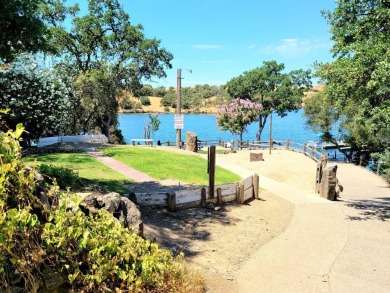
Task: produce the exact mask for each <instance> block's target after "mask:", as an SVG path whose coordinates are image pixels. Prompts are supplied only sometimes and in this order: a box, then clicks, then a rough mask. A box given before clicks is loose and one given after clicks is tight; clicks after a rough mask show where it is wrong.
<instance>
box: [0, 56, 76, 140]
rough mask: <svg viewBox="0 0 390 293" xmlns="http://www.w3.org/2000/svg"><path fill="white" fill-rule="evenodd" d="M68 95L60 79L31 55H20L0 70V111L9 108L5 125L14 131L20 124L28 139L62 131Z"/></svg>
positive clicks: (70, 93) (70, 94)
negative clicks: (20, 123) (21, 123)
mask: <svg viewBox="0 0 390 293" xmlns="http://www.w3.org/2000/svg"><path fill="white" fill-rule="evenodd" d="M72 95H73V94H72V92H71V91H70V90H69V88H68V87H67V84H66V83H65V82H64V81H63V80H62V78H61V77H59V76H58V75H57V74H56V73H55V72H53V71H52V70H50V69H47V68H44V67H42V66H39V65H38V61H36V60H35V59H34V58H33V57H31V56H28V55H22V56H20V58H19V59H17V60H16V61H15V62H13V63H12V64H11V65H10V66H9V67H8V68H5V69H2V70H0V108H9V109H10V111H9V113H8V114H7V115H4V117H3V120H4V121H5V125H6V126H7V127H8V128H10V129H15V127H16V125H17V124H18V123H19V121H23V123H24V126H25V128H26V131H27V132H26V133H25V134H24V137H27V138H29V139H34V140H35V139H38V138H39V137H40V136H49V135H58V134H59V133H60V132H61V131H63V129H64V125H65V124H66V123H67V122H66V118H67V114H68V113H69V108H70V99H71V97H72ZM3 130H4V128H3Z"/></svg>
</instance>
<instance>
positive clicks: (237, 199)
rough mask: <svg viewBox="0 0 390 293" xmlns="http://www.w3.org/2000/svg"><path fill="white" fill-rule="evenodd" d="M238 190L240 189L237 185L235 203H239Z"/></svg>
mask: <svg viewBox="0 0 390 293" xmlns="http://www.w3.org/2000/svg"><path fill="white" fill-rule="evenodd" d="M240 190H241V188H240V185H237V187H236V202H237V203H240Z"/></svg>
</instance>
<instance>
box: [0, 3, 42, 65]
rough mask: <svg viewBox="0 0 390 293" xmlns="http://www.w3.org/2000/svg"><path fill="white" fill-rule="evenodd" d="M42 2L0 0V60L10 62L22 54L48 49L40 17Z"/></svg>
mask: <svg viewBox="0 0 390 293" xmlns="http://www.w3.org/2000/svg"><path fill="white" fill-rule="evenodd" d="M42 2H43V1H42V0H0V7H1V9H0V60H1V59H3V60H4V61H5V62H6V63H9V62H12V61H13V60H14V59H15V58H16V57H17V55H18V54H20V53H23V52H30V53H35V52H38V51H40V50H42V51H47V50H48V49H49V47H48V42H47V36H46V32H47V28H46V25H45V24H44V20H43V19H42V18H41V15H40V8H39V5H40V3H42Z"/></svg>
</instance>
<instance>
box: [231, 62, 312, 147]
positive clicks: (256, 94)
mask: <svg viewBox="0 0 390 293" xmlns="http://www.w3.org/2000/svg"><path fill="white" fill-rule="evenodd" d="M283 70H284V64H282V63H280V64H278V63H277V62H276V61H266V62H264V63H263V66H261V67H257V68H255V69H253V70H250V71H245V72H244V73H243V74H242V75H240V76H238V77H235V78H233V79H231V80H230V81H229V82H228V83H227V84H226V86H227V92H228V94H229V95H230V97H233V98H238V97H241V98H242V99H249V100H251V101H253V102H256V103H259V104H261V105H262V106H263V108H262V111H261V112H260V114H259V117H258V121H259V130H258V132H257V135H256V139H257V140H261V133H262V131H263V129H264V126H265V125H266V122H267V118H268V116H269V115H270V113H271V112H272V111H275V112H276V113H277V114H278V115H279V116H281V117H284V116H286V115H287V112H289V111H294V110H295V111H296V110H298V109H299V108H300V107H301V102H302V97H303V93H304V92H305V91H307V90H308V89H309V88H310V86H311V79H310V71H309V70H307V71H303V70H294V71H291V72H290V73H289V74H287V73H282V71H283Z"/></svg>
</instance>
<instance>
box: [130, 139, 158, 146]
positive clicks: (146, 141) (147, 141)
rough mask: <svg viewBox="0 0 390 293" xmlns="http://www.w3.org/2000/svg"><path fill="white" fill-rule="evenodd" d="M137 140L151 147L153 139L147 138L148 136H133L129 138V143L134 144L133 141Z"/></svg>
mask: <svg viewBox="0 0 390 293" xmlns="http://www.w3.org/2000/svg"><path fill="white" fill-rule="evenodd" d="M136 142H138V144H139V143H140V142H144V143H145V144H147V145H150V146H151V147H152V146H153V139H148V138H133V139H132V140H131V143H132V144H133V145H134V146H135V143H136Z"/></svg>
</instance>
